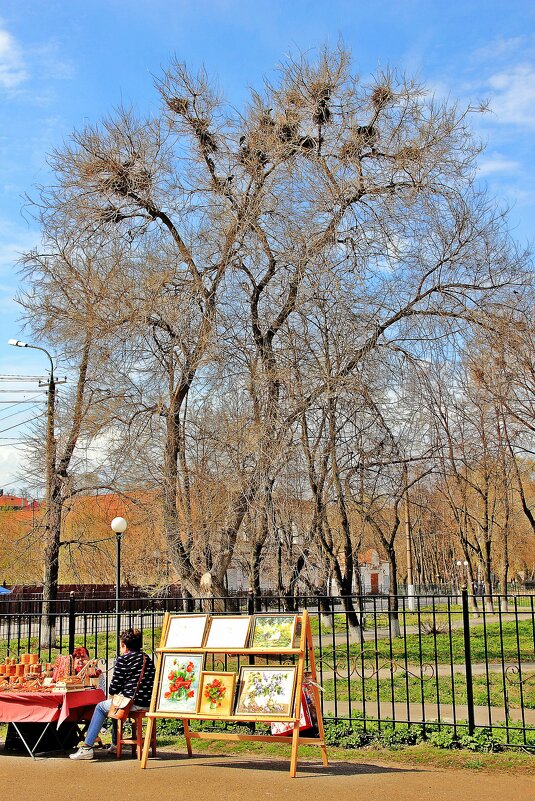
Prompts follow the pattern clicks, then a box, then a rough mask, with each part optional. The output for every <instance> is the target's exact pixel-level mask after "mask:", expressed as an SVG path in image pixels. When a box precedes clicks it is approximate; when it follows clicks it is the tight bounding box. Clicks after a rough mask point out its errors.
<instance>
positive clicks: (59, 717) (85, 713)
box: [0, 688, 106, 759]
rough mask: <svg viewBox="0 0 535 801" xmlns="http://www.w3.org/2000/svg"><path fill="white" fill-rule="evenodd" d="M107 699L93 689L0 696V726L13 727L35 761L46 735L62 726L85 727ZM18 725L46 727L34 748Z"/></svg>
mask: <svg viewBox="0 0 535 801" xmlns="http://www.w3.org/2000/svg"><path fill="white" fill-rule="evenodd" d="M105 698H106V696H105V695H104V693H103V692H102V690H98V689H94V688H89V689H87V690H77V691H75V692H63V693H51V692H48V693H39V692H31V693H22V692H3V693H0V722H1V723H12V724H13V727H14V729H15V731H16V732H17V734H18V736H19V737H20V739H21V741H22V742H23V744H24V747H25V748H26V750H27V751H28V753H29V754H30V756H31V757H32V759H34V758H35V756H34V755H35V752H36V751H37V747H38V745H39V743H40V742H41V740H42V739H43V737H44V735H45V733H46V732H47V731H48V729H49V728H50V727H51V726H52V724H53V723H55V724H56V727H55V728H56V729H59V727H60V726H61V724H62V723H64V722H66V721H67V722H70V723H75V724H79V723H84V722H86V721H89V720H91V715H92V714H93V710H94V709H95V706H96V705H97V704H98V703H99V702H100V701H104V699H105ZM17 723H45V724H46V725H45V727H44V729H43V731H42V732H41V735H40V737H39V739H38V740H37V742H36V743H35V745H34V746H33V748H30V746H29V745H28V743H27V742H26V740H25V738H24V736H23V734H22V733H21V730H20V729H19V727H18V726H17ZM59 744H60V745H62V743H61V742H59Z"/></svg>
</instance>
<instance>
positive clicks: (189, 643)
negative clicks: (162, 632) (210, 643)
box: [163, 615, 208, 648]
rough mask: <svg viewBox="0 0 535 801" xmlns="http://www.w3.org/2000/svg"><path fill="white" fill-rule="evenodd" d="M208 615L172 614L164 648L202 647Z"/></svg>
mask: <svg viewBox="0 0 535 801" xmlns="http://www.w3.org/2000/svg"><path fill="white" fill-rule="evenodd" d="M207 620H208V615H171V616H170V618H169V625H168V627H167V634H166V637H165V643H164V646H163V647H164V648H201V647H202V644H203V640H204V632H205V629H206V622H207Z"/></svg>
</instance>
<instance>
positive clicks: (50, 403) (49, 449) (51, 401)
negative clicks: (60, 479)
mask: <svg viewBox="0 0 535 801" xmlns="http://www.w3.org/2000/svg"><path fill="white" fill-rule="evenodd" d="M7 344H8V345H13V346H14V347H15V348H31V349H32V350H40V351H42V352H43V353H46V355H47V356H48V360H49V362H50V377H49V379H48V391H47V396H48V399H47V416H46V502H47V509H48V504H49V501H50V498H51V494H52V477H53V473H54V466H55V460H56V438H55V432H54V410H55V400H56V379H55V376H54V362H53V360H52V356H51V355H50V353H49V352H48V351H47V350H46V348H41V347H40V346H39V345H29V344H28V343H27V342H21V341H20V339H9V340H8V343H7Z"/></svg>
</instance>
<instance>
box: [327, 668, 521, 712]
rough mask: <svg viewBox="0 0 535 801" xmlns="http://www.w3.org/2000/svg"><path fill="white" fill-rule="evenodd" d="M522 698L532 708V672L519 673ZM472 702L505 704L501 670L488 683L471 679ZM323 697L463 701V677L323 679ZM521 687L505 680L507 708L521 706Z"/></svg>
mask: <svg viewBox="0 0 535 801" xmlns="http://www.w3.org/2000/svg"><path fill="white" fill-rule="evenodd" d="M522 680H523V684H522V699H523V702H524V709H535V673H525V674H524V673H523V674H522ZM472 686H473V691H474V703H475V704H476V706H487V704H490V706H495V707H502V708H503V707H504V681H503V676H502V674H501V673H490V674H489V686H488V688H487V679H486V677H485V676H474V678H473V682H472ZM322 687H323V689H324V699H325V700H326V701H333V700H334V697H335V687H336V699H337V701H347V700H349V697H351V700H352V701H362V700H363V699H364V700H366V701H370V702H377V701H385V702H394V703H407V702H409V703H415V704H418V703H421V702H422V700H423V701H424V702H425V703H430V704H436V703H440V704H452V703H453V698H454V697H455V704H456V705H459V704H466V702H467V701H466V679H465V676H464V674H463V673H455V674H454V675H453V686H452V680H451V678H450V677H446V676H441V677H439V678H438V679H437V678H436V677H433V678H430V679H426V680H424V681H420V680H419V679H418V678H417V677H414V676H410V675H407V674H404V673H401V674H400V675H396V676H393V677H392V679H390V678H388V679H384V678H382V679H379V680H377V678H376V677H373V678H367V679H366V678H365V679H364V680H363V679H361V678H360V677H358V676H353V677H351V679H350V680H349V681H348V680H347V679H340V678H337V680H336V685H335V682H334V679H324V680H323V681H322ZM520 691H521V688H520V685H519V684H514V683H512V682H509V681H508V680H506V681H505V692H506V693H507V700H508V703H509V706H510V708H512V709H519V708H520V707H521V702H520V701H521V692H520Z"/></svg>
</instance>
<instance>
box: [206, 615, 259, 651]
mask: <svg viewBox="0 0 535 801" xmlns="http://www.w3.org/2000/svg"><path fill="white" fill-rule="evenodd" d="M250 628H251V617H250V616H249V615H221V616H218V617H213V618H212V619H211V620H210V628H209V629H208V635H207V637H206V642H205V644H204V645H205V648H208V649H209V648H224V649H225V650H226V651H232V649H233V648H246V647H247V640H248V638H249V631H250Z"/></svg>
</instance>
